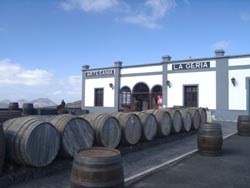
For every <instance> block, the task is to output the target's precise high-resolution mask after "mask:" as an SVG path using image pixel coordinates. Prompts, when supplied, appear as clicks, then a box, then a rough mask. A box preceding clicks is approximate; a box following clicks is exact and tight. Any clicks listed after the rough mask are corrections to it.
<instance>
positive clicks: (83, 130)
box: [48, 114, 95, 157]
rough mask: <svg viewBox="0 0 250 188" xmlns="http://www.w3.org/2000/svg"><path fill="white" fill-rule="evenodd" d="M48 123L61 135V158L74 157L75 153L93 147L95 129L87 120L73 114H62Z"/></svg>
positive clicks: (50, 119)
mask: <svg viewBox="0 0 250 188" xmlns="http://www.w3.org/2000/svg"><path fill="white" fill-rule="evenodd" d="M48 121H49V122H50V123H51V124H52V125H54V126H55V127H56V129H57V130H58V131H59V133H60V138H61V148H60V156H64V157H73V156H74V153H75V151H77V150H79V149H84V148H87V147H91V146H93V144H94V138H95V133H94V129H93V128H92V127H91V125H90V124H89V122H88V121H86V120H85V119H83V118H80V117H76V116H73V115H71V114H61V115H57V116H53V117H51V118H49V119H48Z"/></svg>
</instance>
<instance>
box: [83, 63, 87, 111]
mask: <svg viewBox="0 0 250 188" xmlns="http://www.w3.org/2000/svg"><path fill="white" fill-rule="evenodd" d="M87 70H89V65H83V66H82V109H84V108H85V80H86V74H85V72H86V71H87Z"/></svg>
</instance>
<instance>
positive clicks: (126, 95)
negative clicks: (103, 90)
mask: <svg viewBox="0 0 250 188" xmlns="http://www.w3.org/2000/svg"><path fill="white" fill-rule="evenodd" d="M130 98H131V92H130V89H129V88H128V87H123V88H122V89H121V105H122V106H129V105H130Z"/></svg>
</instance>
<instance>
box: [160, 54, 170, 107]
mask: <svg viewBox="0 0 250 188" xmlns="http://www.w3.org/2000/svg"><path fill="white" fill-rule="evenodd" d="M170 62H171V56H169V55H166V56H163V57H162V107H163V108H166V107H167V106H168V87H167V80H168V73H167V72H168V64H169V63H170Z"/></svg>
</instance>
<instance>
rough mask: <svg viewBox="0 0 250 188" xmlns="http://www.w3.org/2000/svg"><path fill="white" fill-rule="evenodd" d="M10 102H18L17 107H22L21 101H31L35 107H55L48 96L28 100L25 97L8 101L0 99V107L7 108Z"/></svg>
mask: <svg viewBox="0 0 250 188" xmlns="http://www.w3.org/2000/svg"><path fill="white" fill-rule="evenodd" d="M10 102H18V104H19V108H22V106H23V103H33V105H34V107H35V108H43V107H51V106H53V107H55V106H56V105H57V104H56V103H55V102H53V101H52V100H50V99H48V98H38V99H35V100H32V101H28V100H26V99H20V100H18V101H10V100H8V99H6V100H2V101H0V108H9V103H10Z"/></svg>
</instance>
